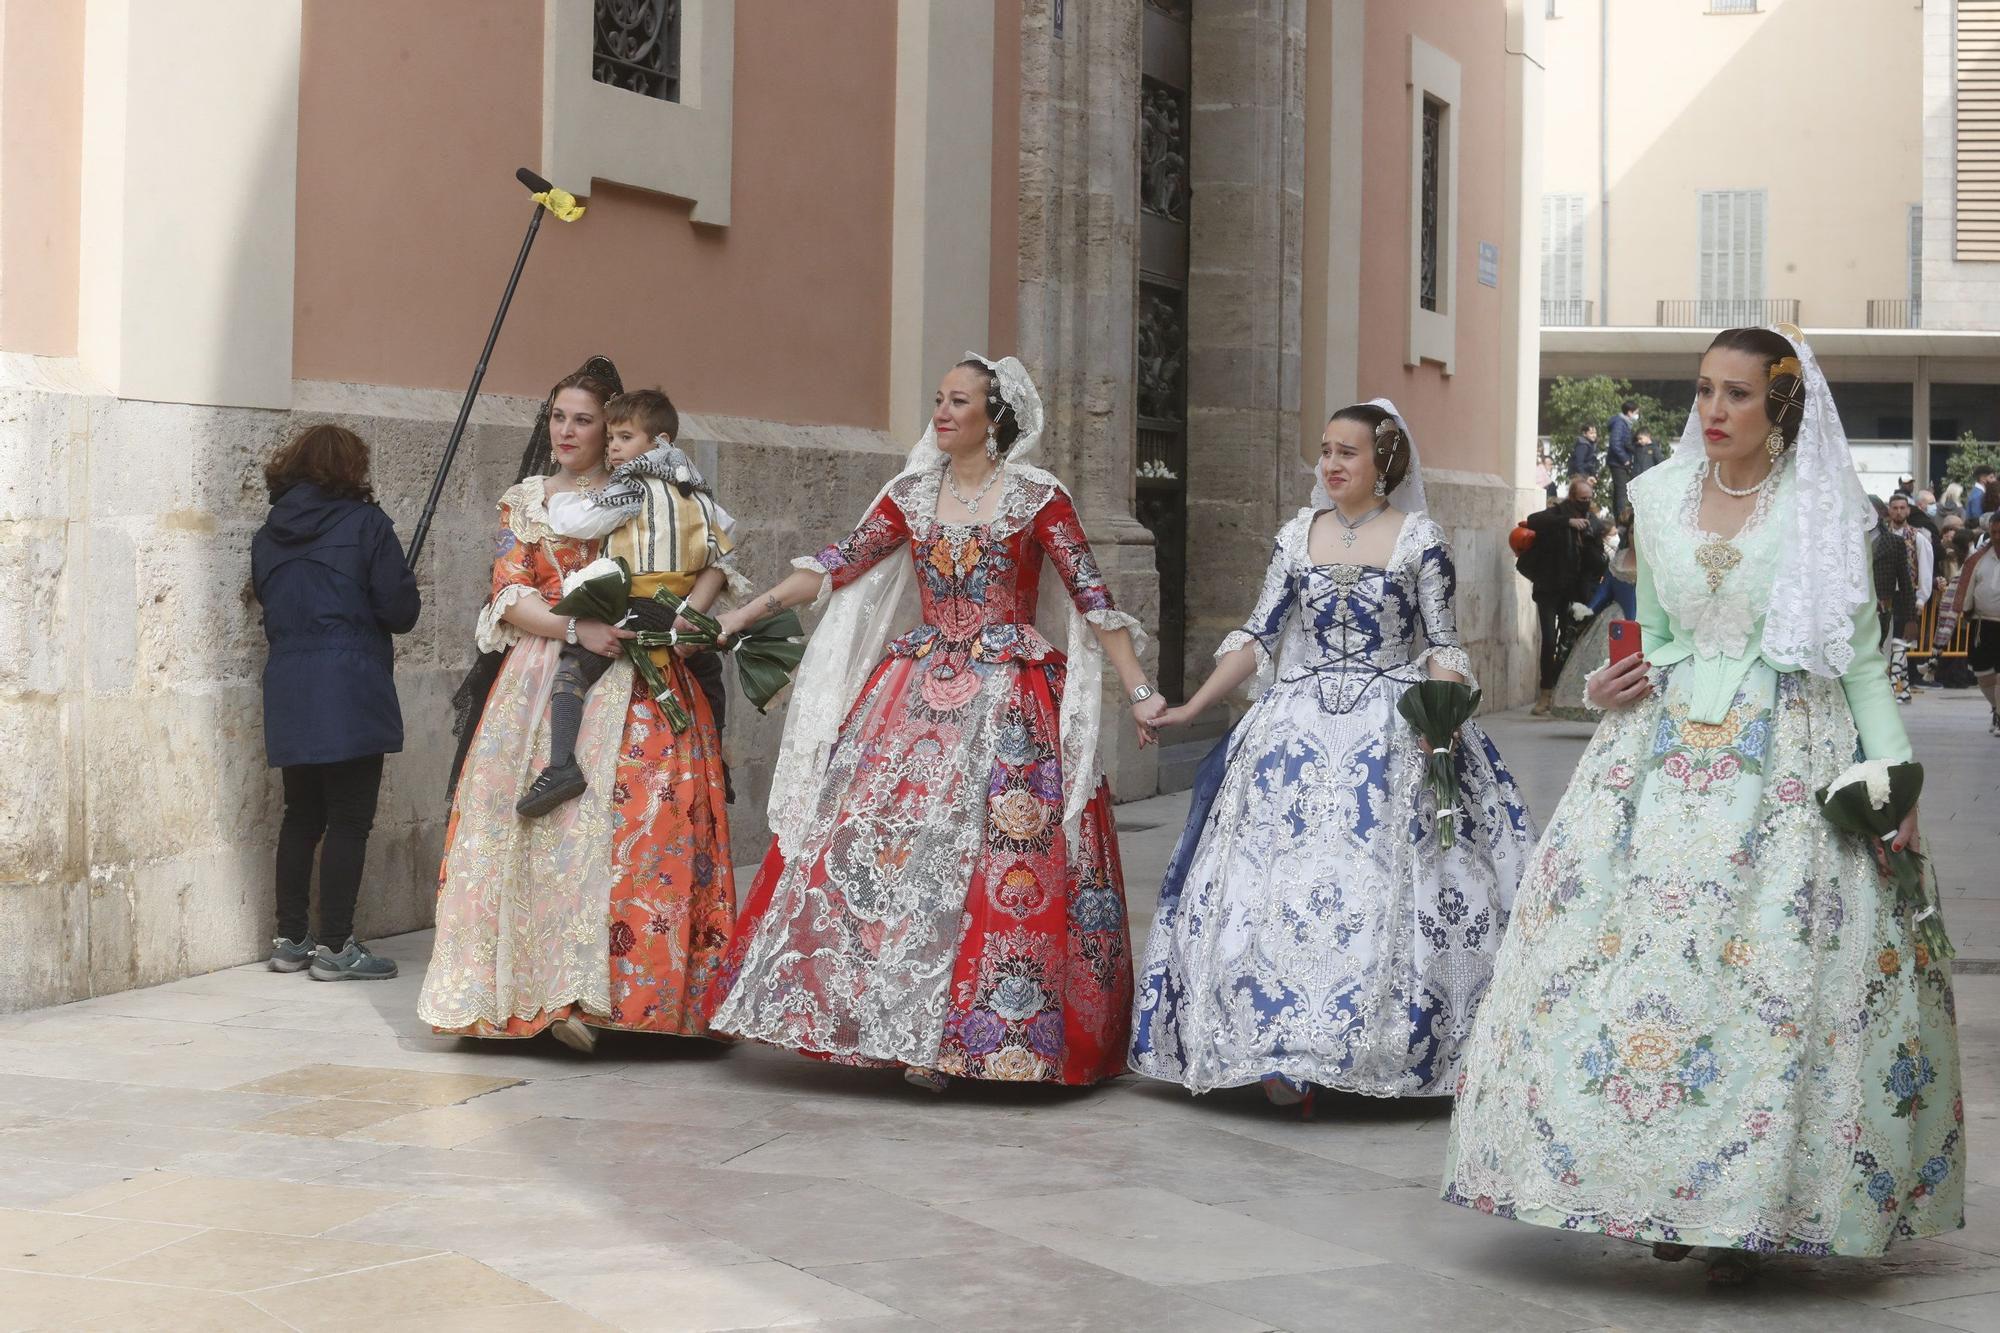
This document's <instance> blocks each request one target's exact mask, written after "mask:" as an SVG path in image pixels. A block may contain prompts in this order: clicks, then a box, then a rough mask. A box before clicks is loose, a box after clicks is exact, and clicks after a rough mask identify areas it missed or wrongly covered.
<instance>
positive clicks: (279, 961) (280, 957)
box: [271, 931, 319, 972]
mask: <svg viewBox="0 0 2000 1333" xmlns="http://www.w3.org/2000/svg"><path fill="white" fill-rule="evenodd" d="M318 951H319V945H318V943H316V942H315V941H314V940H313V937H312V932H311V931H307V932H306V937H305V938H304V939H302V940H288V939H286V938H285V937H284V936H283V935H280V936H278V938H277V939H275V940H272V941H271V970H272V971H273V972H303V971H305V970H306V966H307V964H309V963H311V962H312V960H313V954H315V953H316V952H318Z"/></svg>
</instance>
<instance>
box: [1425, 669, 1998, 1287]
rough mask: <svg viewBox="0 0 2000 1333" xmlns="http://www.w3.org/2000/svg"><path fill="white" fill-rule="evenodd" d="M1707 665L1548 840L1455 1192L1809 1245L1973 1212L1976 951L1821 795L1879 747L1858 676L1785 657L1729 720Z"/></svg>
mask: <svg viewBox="0 0 2000 1333" xmlns="http://www.w3.org/2000/svg"><path fill="white" fill-rule="evenodd" d="M1691 675H1692V673H1691V672H1678V673H1677V671H1676V669H1675V668H1672V667H1669V668H1667V669H1666V671H1665V672H1664V678H1665V683H1664V688H1663V689H1662V690H1660V691H1658V692H1656V693H1655V694H1654V695H1652V696H1651V697H1649V698H1648V699H1647V700H1646V701H1645V702H1644V703H1642V704H1640V705H1638V706H1636V707H1634V708H1631V709H1627V710H1624V711H1622V712H1619V713H1613V714H1609V715H1607V716H1606V717H1605V719H1604V722H1603V724H1602V725H1601V726H1599V728H1598V730H1597V735H1596V737H1595V739H1593V740H1592V742H1591V744H1590V747H1589V748H1588V749H1587V750H1586V751H1585V752H1584V756H1583V759H1582V761H1581V763H1580V764H1579V766H1578V769H1577V772H1576V776H1575V777H1574V778H1573V779H1572V780H1571V782H1570V786H1569V790H1568V792H1567V793H1565V794H1564V796H1563V799H1562V802H1561V804H1560V805H1559V806H1558V807H1557V809H1556V812H1555V817H1554V819H1553V820H1552V821H1551V822H1550V823H1549V826H1548V829H1547V831H1546V832H1545V833H1543V835H1542V839H1541V842H1540V843H1539V844H1538V845H1537V847H1536V848H1535V851H1534V853H1533V855H1532V857H1531V859H1530V862H1529V868H1528V873H1527V877H1526V879H1525V880H1524V881H1523V882H1522V885H1521V890H1520V895H1519V898H1518V899H1517V901H1516V904H1515V910H1514V917H1513V920H1512V923H1511V925H1510V927H1509V930H1508V932H1507V936H1506V938H1505V940H1504V941H1503V942H1502V944H1501V947H1500V955H1499V959H1498V961H1497V963H1496V965H1495V968H1496V970H1495V974H1494V979H1493V985H1492V988H1491V989H1490V990H1489V991H1488V992H1487V996H1486V1000H1485V1003H1484V1004H1483V1005H1482V1006H1481V1008H1480V1011H1479V1017H1478V1020H1477V1023H1476V1024H1475V1027H1474V1030H1473V1036H1472V1045H1471V1048H1470V1051H1469V1052H1468V1054H1467V1056H1466V1062H1465V1069H1464V1072H1463V1073H1461V1074H1460V1076H1459V1084H1458V1089H1457V1093H1458V1101H1457V1106H1456V1109H1455V1112H1454V1115H1453V1120H1452V1135H1451V1144H1450V1148H1449V1151H1448V1155H1447V1162H1446V1169H1445V1180H1444V1197H1445V1198H1446V1199H1447V1200H1449V1201H1450V1202H1452V1203H1457V1204H1462V1205H1464V1206H1466V1207H1469V1208H1476V1209H1478V1210H1480V1211H1482V1212H1490V1213H1496V1214H1499V1215H1501V1216H1503V1217H1511V1218H1517V1219H1519V1220H1521V1221H1524V1222H1533V1223H1536V1224H1538V1225H1541V1226H1550V1227H1562V1228H1566V1229H1568V1230H1572V1231H1598V1232H1603V1233H1606V1234H1608V1235H1614V1236H1624V1237H1629V1238H1631V1239H1634V1240H1643V1241H1662V1240H1664V1241H1676V1242H1680V1243H1682V1244H1687V1245H1706V1246H1711V1247H1727V1248H1734V1249H1746V1250H1764V1251H1783V1252H1789V1253H1798V1254H1847V1255H1875V1254H1880V1253H1882V1252H1883V1251H1884V1250H1885V1249H1887V1248H1888V1246H1889V1244H1890V1242H1892V1241H1895V1240H1900V1239H1911V1238H1915V1237H1921V1236H1930V1235H1935V1234H1937V1233H1939V1232H1943V1231H1950V1230H1954V1229H1956V1228H1958V1227H1961V1226H1963V1225H1964V1215H1965V1209H1964V1190H1965V1117H1964V1107H1963V1103H1962V1101H1961V1099H1960V1095H1959V1068H1958V1038H1957V1034H1956V1032H1955V1030H1954V1028H1953V1011H1952V992H1951V973H1950V969H1949V966H1948V965H1947V964H1946V963H1944V962H1942V961H1940V960H1936V959H1932V958H1930V957H1928V956H1927V955H1926V954H1925V953H1924V952H1923V951H1922V950H1921V949H1919V948H1917V947H1916V945H1915V943H1914V940H1913V937H1912V934H1911V931H1910V923H1909V921H1908V919H1907V916H1908V914H1907V912H1906V911H1905V910H1903V909H1901V908H1899V907H1898V905H1897V903H1896V897H1895V893H1894V892H1893V890H1891V889H1890V888H1889V887H1888V886H1887V885H1885V884H1883V883H1882V881H1881V880H1880V879H1879V877H1878V876H1877V873H1876V870H1875V865H1874V860H1873V857H1872V856H1871V854H1870V852H1869V850H1868V848H1867V846H1866V844H1865V843H1863V842H1862V841H1860V840H1858V839H1853V838H1850V837H1847V836H1845V835H1842V834H1838V833H1836V832H1835V831H1834V830H1833V829H1832V828H1831V827H1830V826H1829V825H1828V824H1827V823H1826V822H1825V820H1824V819H1823V817H1822V816H1821V815H1820V813H1819V808H1818V806H1817V805H1816V804H1815V802H1814V800H1813V795H1812V794H1813V792H1814V790H1816V789H1817V788H1819V787H1820V786H1823V785H1825V783H1827V782H1828V781H1829V780H1830V779H1832V778H1833V777H1835V776H1836V775H1837V774H1839V772H1840V771H1841V770H1842V769H1844V768H1846V767H1847V766H1848V765H1849V764H1851V763H1852V762H1853V761H1854V758H1855V755H1856V752H1857V743H1856V738H1855V731H1854V722H1853V718H1852V716H1851V714H1850V713H1849V711H1848V708H1847V701H1846V698H1845V696H1844V695H1843V694H1842V692H1841V689H1840V686H1839V684H1838V683H1837V682H1833V681H1828V680H1825V679H1822V678H1820V677H1817V676H1811V675H1806V674H1802V673H1783V674H1780V673H1777V672H1774V671H1772V670H1771V668H1770V667H1769V666H1767V665H1765V664H1764V663H1762V662H1759V663H1757V664H1755V665H1754V666H1752V667H1751V669H1750V673H1749V675H1748V676H1747V677H1746V678H1745V680H1744V683H1743V687H1742V689H1741V690H1740V691H1739V692H1738V694H1737V696H1736V698H1735V701H1734V703H1733V704H1732V706H1731V708H1730V710H1729V714H1728V716H1727V717H1726V718H1725V719H1724V720H1723V721H1722V722H1720V723H1715V724H1708V723H1701V722H1695V721H1692V720H1690V718H1689V716H1688V706H1687V702H1686V696H1687V692H1688V691H1687V686H1688V685H1689V683H1690V681H1689V677H1690V676H1691ZM1655 679H1656V681H1657V680H1659V679H1660V677H1659V676H1656V677H1655Z"/></svg>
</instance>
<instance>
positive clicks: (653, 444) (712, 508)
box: [514, 389, 740, 819]
mask: <svg viewBox="0 0 2000 1333" xmlns="http://www.w3.org/2000/svg"><path fill="white" fill-rule="evenodd" d="M604 424H605V429H606V432H607V436H606V440H605V446H604V456H605V459H606V460H607V461H608V462H609V463H610V464H611V467H612V469H613V470H612V473H611V478H610V480H609V481H607V482H606V483H605V484H604V485H603V486H601V487H598V488H597V489H595V490H588V491H583V490H579V491H569V492H565V493H563V494H560V495H552V496H550V497H549V499H548V512H549V526H550V527H552V528H554V529H555V531H556V532H557V533H559V534H560V535H562V536H564V537H574V538H579V539H583V540H590V541H595V540H597V539H599V538H605V539H606V540H605V543H604V554H605V555H607V556H614V557H617V558H618V559H622V560H623V561H624V562H625V564H626V567H627V568H628V569H630V570H631V572H632V619H633V622H634V627H635V628H637V629H641V630H666V629H670V628H672V626H673V622H674V614H673V612H671V611H669V610H667V608H666V606H665V605H664V604H663V603H660V602H656V601H654V600H653V593H654V592H655V591H656V590H657V589H659V588H662V587H664V588H666V589H667V590H668V591H670V592H672V593H674V594H675V595H676V596H678V597H684V598H686V599H687V601H688V602H689V603H690V604H691V605H692V606H693V607H694V608H695V609H696V610H699V611H706V610H708V609H709V607H710V606H711V605H712V604H713V603H714V602H715V599H716V598H717V597H718V596H720V595H721V593H722V590H723V587H724V586H725V585H726V584H727V583H728V582H729V581H730V580H731V578H732V576H733V575H734V571H733V570H732V569H731V568H730V567H729V556H730V552H731V551H732V550H733V549H734V545H733V543H732V542H731V541H730V539H729V533H730V530H731V529H732V528H733V527H735V520H733V519H732V518H730V516H729V513H728V511H727V510H725V509H724V508H723V507H722V506H721V505H720V504H718V503H717V502H716V499H715V496H714V493H713V492H712V491H711V490H710V488H709V485H708V483H707V482H706V481H705V480H703V478H702V475H701V473H700V471H699V470H697V469H696V467H695V465H694V463H693V461H692V460H691V459H689V458H688V456H687V455H686V454H685V453H683V452H682V451H681V450H680V449H679V448H677V447H675V445H674V439H675V437H676V436H678V435H679V434H680V414H679V413H678V412H676V411H675V410H674V405H673V403H672V401H671V400H670V399H668V397H667V396H666V394H664V393H662V392H660V391H659V390H658V389H635V390H633V391H632V392H630V393H622V394H619V395H618V396H617V397H615V398H613V399H612V400H611V401H610V402H608V403H606V404H605V405H604ZM738 577H739V578H740V576H738ZM572 632H573V631H572ZM655 651H656V652H657V653H661V654H664V653H666V652H667V650H665V649H657V650H655ZM615 660H616V659H615V658H610V657H602V656H599V655H598V654H596V653H593V652H591V651H590V650H589V649H587V648H585V647H583V646H582V645H581V644H578V643H576V642H574V641H571V642H570V643H567V644H565V645H564V646H563V649H562V664H561V665H560V666H559V667H558V668H557V669H556V679H555V685H554V687H553V689H552V690H551V692H550V695H549V763H548V767H547V768H544V769H543V770H542V771H541V773H540V774H538V775H537V776H536V778H535V780H534V782H533V783H532V784H531V785H530V786H529V788H528V790H527V792H526V793H525V794H523V795H522V797H521V799H520V801H519V802H518V803H517V804H516V805H515V807H514V809H515V812H516V813H518V814H521V815H525V816H527V817H528V818H531V819H532V818H535V817H537V816H540V815H545V814H547V813H549V812H550V811H551V810H554V809H555V808H556V807H557V806H559V805H561V804H563V802H565V801H570V800H574V799H575V798H577V797H578V796H581V795H582V794H583V792H584V788H585V787H586V786H587V785H588V784H587V783H586V782H585V781H584V777H583V770H582V768H581V767H580V766H579V765H578V764H577V762H576V738H577V733H578V732H579V731H580V730H581V728H582V725H583V699H584V695H585V694H587V693H588V692H589V690H590V687H591V686H593V685H595V684H596V683H597V681H598V679H599V678H600V677H602V676H603V675H604V673H605V672H606V671H608V670H610V668H611V664H612V662H613V661H615ZM656 660H659V659H657V658H656ZM662 665H664V662H662ZM685 665H686V667H687V668H688V671H689V672H690V674H692V675H693V676H694V678H695V682H696V684H698V685H699V686H700V687H701V692H702V694H703V695H704V696H706V698H707V699H708V706H709V712H710V713H711V714H712V715H713V716H714V719H715V731H716V736H717V738H718V739H720V737H721V734H722V722H723V713H724V709H725V706H726V696H725V695H724V694H723V689H722V663H721V661H720V659H719V658H718V657H717V655H716V654H714V653H709V652H697V653H693V654H690V655H689V656H687V658H686V659H685ZM723 772H724V776H725V778H726V777H727V774H728V769H727V768H726V767H725V768H724V770H723ZM732 799H733V794H732Z"/></svg>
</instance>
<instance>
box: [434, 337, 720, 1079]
mask: <svg viewBox="0 0 2000 1333" xmlns="http://www.w3.org/2000/svg"><path fill="white" fill-rule="evenodd" d="M614 374H615V372H614ZM617 388H618V385H617V383H616V381H615V379H614V378H611V377H609V376H604V375H600V374H591V373H587V372H578V373H577V374H574V375H571V376H569V377H567V378H566V379H564V380H563V381H562V382H561V383H559V384H557V386H556V388H555V390H554V391H553V392H552V393H551V394H550V397H549V403H548V407H547V414H548V427H549V435H550V443H551V446H552V453H553V457H554V461H555V463H556V468H555V470H554V471H553V472H551V473H550V474H549V475H547V476H531V477H529V478H527V479H526V480H524V481H522V482H520V483H519V484H517V485H515V486H513V487H511V488H510V489H509V490H508V491H507V492H506V494H504V495H503V496H501V497H500V533H499V542H498V547H497V550H496V552H495V556H494V561H493V596H492V599H491V600H490V601H489V602H488V603H487V605H486V607H485V609H484V610H483V611H481V612H480V616H479V629H478V636H479V646H480V648H481V649H482V650H485V651H494V650H504V651H505V653H506V656H505V659H504V660H503V661H502V663H501V665H500V670H499V674H498V676H497V677H496V678H495V680H494V682H493V685H492V688H491V690H490V691H489V692H488V694H487V696H486V705H485V710H484V713H483V715H482V716H481V718H480V720H479V724H478V730H477V731H476V732H475V733H474V735H473V738H472V742H471V746H470V748H469V750H468V752H467V755H466V759H465V766H464V769H463V770H462V772H461V774H460V776H459V780H458V787H457V792H456V794H455V796H454V799H453V802H452V813H451V821H450V824H449V825H448V827H447V831H446V834H445V855H444V864H443V866H442V867H441V869H440V871H439V890H438V908H437V939H436V942H435V943H434V945H433V946H432V951H431V963H430V969H429V971H428V972H427V973H426V974H425V976H424V988H423V994H422V998H421V999H420V1000H419V1002H418V1013H419V1014H420V1015H421V1016H422V1017H423V1019H424V1020H425V1021H426V1022H428V1023H430V1024H431V1025H432V1026H433V1027H435V1028H436V1029H437V1030H438V1031H440V1032H445V1033H451V1034H455V1035H459V1036H466V1037H532V1036H534V1035H536V1034H537V1033H539V1032H541V1031H543V1030H544V1029H547V1030H550V1031H551V1032H553V1034H554V1035H555V1036H556V1038H557V1039H558V1040H561V1041H562V1042H564V1043H565V1044H567V1045H570V1046H573V1047H576V1048H577V1049H579V1050H584V1051H588V1050H589V1049H590V1048H591V1047H592V1046H594V1045H595V1043H596V1038H595V1036H594V1035H593V1033H592V1029H594V1028H623V1029H628V1030H632V1031H641V1032H661V1033H670V1034H679V1035H687V1036H702V1035H706V1032H707V1027H706V1024H705V1023H704V1022H703V1019H702V1016H701V1015H702V1008H703V1001H704V999H705V996H706V992H707V989H708V986H709V984H710V982H711V980H712V979H713V977H714V975H715V972H716V970H717V969H718V967H719V966H720V964H721V960H722V956H723V954H724V952H725V951H726V950H727V948H728V945H729V939H730V923H731V917H732V909H733V906H734V892H733V886H734V877H733V875H732V873H731V869H730V860H729V822H728V815H727V813H726V812H725V809H724V804H723V778H722V747H721V743H720V741H719V740H718V738H717V734H716V729H715V724H714V721H713V718H712V714H711V713H710V710H709V706H708V701H707V699H706V698H705V697H704V696H703V694H702V691H701V690H700V689H699V688H698V687H697V686H696V684H695V681H694V678H693V676H691V675H690V674H689V673H688V671H687V668H686V666H685V665H684V664H683V663H682V662H681V661H680V660H679V659H678V658H674V657H671V656H669V657H667V658H666V660H665V662H664V663H663V668H662V669H663V670H664V672H665V674H666V677H667V681H668V684H669V686H670V687H671V688H672V689H673V691H674V692H675V694H676V695H677V696H678V697H679V700H680V704H681V706H682V707H683V708H685V709H686V710H687V712H688V715H689V716H690V717H691V718H692V719H693V723H692V725H690V726H689V727H688V728H687V730H685V731H681V732H676V731H675V730H674V729H673V728H672V727H671V726H670V725H668V723H667V719H666V716H665V714H664V713H663V712H662V710H661V708H660V705H659V704H658V702H656V701H655V700H654V699H653V697H652V695H651V694H650V693H649V692H648V690H647V689H646V686H645V684H644V682H643V681H641V680H639V679H638V678H637V677H636V675H635V673H634V672H633V671H632V668H631V666H630V664H629V663H627V662H624V661H622V660H621V661H618V662H616V663H614V664H613V665H612V667H611V669H610V670H609V671H607V672H606V673H605V675H604V677H603V679H602V680H600V681H599V682H598V683H597V684H596V685H595V686H594V687H593V688H592V689H591V690H590V692H589V694H588V696H587V697H586V699H585V702H584V712H583V724H582V728H581V731H580V734H579V735H578V738H577V747H576V755H577V762H578V763H579V764H580V765H581V766H582V767H583V770H584V774H585V776H586V778H588V780H589V787H588V789H587V790H586V791H585V792H584V794H583V795H582V796H581V797H579V798H577V799H576V800H574V801H571V802H569V803H567V804H565V805H564V806H562V807H561V808H559V809H558V810H556V811H555V812H554V813H552V814H550V815H548V816H546V817H544V818H541V819H532V820H531V819H523V818H521V817H520V816H518V815H517V814H515V812H514V803H515V801H516V800H517V799H518V798H519V796H520V794H521V792H522V791H523V790H524V789H525V788H526V786H527V784H528V782H529V781H530V780H531V779H532V778H533V776H534V775H535V773H536V772H538V771H539V770H540V768H541V767H542V765H543V764H544V763H545V762H546V760H547V756H548V728H547V718H548V715H549V692H550V687H551V686H552V684H553V683H554V681H555V676H556V668H557V666H558V664H559V663H560V660H561V659H560V657H559V652H560V649H561V647H562V645H563V644H564V642H565V641H573V642H578V643H581V644H582V645H583V646H585V647H586V648H589V649H591V650H592V651H594V652H599V653H603V654H605V655H606V656H611V655H613V654H616V653H618V652H620V651H621V647H620V642H619V641H620V639H622V638H625V637H629V631H626V630H620V629H616V628H614V627H612V626H610V625H606V624H603V623H601V622H596V621H588V620H576V621H571V620H570V619H569V618H568V617H565V616H558V615H557V614H555V612H553V611H552V610H550V609H549V608H550V607H551V605H553V604H554V603H555V602H556V601H557V600H559V599H560V598H561V596H562V580H563V576H564V575H565V574H570V573H574V572H575V571H577V570H579V569H581V568H583V566H585V565H587V564H589V563H590V562H591V561H592V560H593V559H595V558H596V557H597V555H598V546H599V543H598V542H595V541H579V540H574V539H571V538H565V537H561V536H559V535H557V534H556V533H555V532H554V530H553V529H552V528H551V527H550V526H549V522H548V511H547V509H546V508H545V505H546V502H547V499H548V497H549V496H550V495H554V494H558V493H560V492H563V491H569V490H574V489H577V488H578V487H588V486H591V485H593V484H597V483H601V482H602V481H603V480H604V479H605V477H606V475H607V474H606V471H605V467H604V441H605V428H604V404H605V401H606V400H607V399H608V398H609V397H611V396H612V395H613V394H614V393H615V392H616V391H617ZM572 634H573V635H574V639H573V640H571V639H570V636H571V635H572Z"/></svg>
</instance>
